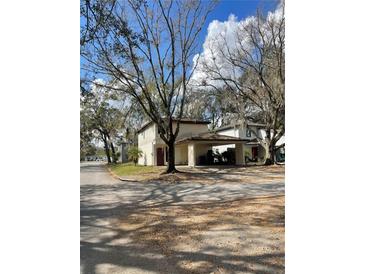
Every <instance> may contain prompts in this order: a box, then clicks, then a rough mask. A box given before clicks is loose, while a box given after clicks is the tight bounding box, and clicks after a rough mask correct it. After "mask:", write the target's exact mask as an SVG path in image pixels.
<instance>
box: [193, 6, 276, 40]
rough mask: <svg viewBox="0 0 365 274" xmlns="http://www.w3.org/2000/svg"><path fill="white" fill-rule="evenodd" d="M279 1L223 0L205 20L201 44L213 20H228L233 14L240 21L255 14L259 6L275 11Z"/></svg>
mask: <svg viewBox="0 0 365 274" xmlns="http://www.w3.org/2000/svg"><path fill="white" fill-rule="evenodd" d="M278 3H279V1H278V0H221V1H220V2H219V4H218V5H217V7H216V8H215V9H214V10H213V11H212V12H211V13H210V14H209V16H208V18H207V20H206V22H205V25H204V27H203V29H202V31H201V34H200V36H199V39H200V44H201V45H202V44H203V43H204V40H205V37H206V35H207V33H208V26H209V24H210V23H211V22H212V21H213V20H218V21H221V22H223V21H227V20H228V17H229V15H231V14H233V15H235V16H236V17H237V20H238V21H240V20H242V19H245V18H246V17H249V16H254V15H255V14H256V11H257V9H258V8H261V9H262V10H263V11H264V12H267V11H273V10H275V8H276V7H277V5H278Z"/></svg>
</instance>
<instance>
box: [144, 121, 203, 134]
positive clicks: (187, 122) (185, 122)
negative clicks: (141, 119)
mask: <svg viewBox="0 0 365 274" xmlns="http://www.w3.org/2000/svg"><path fill="white" fill-rule="evenodd" d="M172 121H173V122H177V121H178V119H172ZM153 123H154V122H153V121H150V122H148V123H146V124H144V125H143V126H142V127H141V128H140V129H139V130H137V133H140V132H141V131H143V130H145V129H146V128H147V127H149V126H150V125H151V124H153ZM180 123H181V124H206V125H207V124H210V122H209V121H206V120H198V119H187V118H182V119H180Z"/></svg>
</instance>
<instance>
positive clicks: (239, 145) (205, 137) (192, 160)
mask: <svg viewBox="0 0 365 274" xmlns="http://www.w3.org/2000/svg"><path fill="white" fill-rule="evenodd" d="M249 141H250V140H248V139H242V138H238V137H233V136H228V135H221V134H216V133H202V134H198V135H191V136H188V137H184V138H181V139H179V140H177V141H176V148H178V147H179V148H181V149H180V153H182V154H186V155H187V159H188V165H189V166H191V167H194V166H196V165H199V157H201V156H203V155H206V154H207V152H208V151H209V150H211V149H212V147H213V146H220V145H232V144H234V145H235V159H236V165H244V164H245V150H244V147H245V143H247V142H249Z"/></svg>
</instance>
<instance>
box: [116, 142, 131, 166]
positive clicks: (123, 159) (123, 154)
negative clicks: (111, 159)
mask: <svg viewBox="0 0 365 274" xmlns="http://www.w3.org/2000/svg"><path fill="white" fill-rule="evenodd" d="M128 148H129V143H128V142H122V143H121V144H120V146H119V149H118V150H119V152H120V155H119V162H120V163H127V162H128Z"/></svg>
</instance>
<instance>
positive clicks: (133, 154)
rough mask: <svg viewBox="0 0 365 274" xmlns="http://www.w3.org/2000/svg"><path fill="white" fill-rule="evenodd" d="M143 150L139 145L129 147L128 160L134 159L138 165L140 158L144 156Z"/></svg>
mask: <svg viewBox="0 0 365 274" xmlns="http://www.w3.org/2000/svg"><path fill="white" fill-rule="evenodd" d="M142 155H143V152H142V150H140V149H139V148H138V147H136V146H134V147H130V148H129V149H128V160H130V161H133V163H134V165H137V163H138V158H139V157H142Z"/></svg>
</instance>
